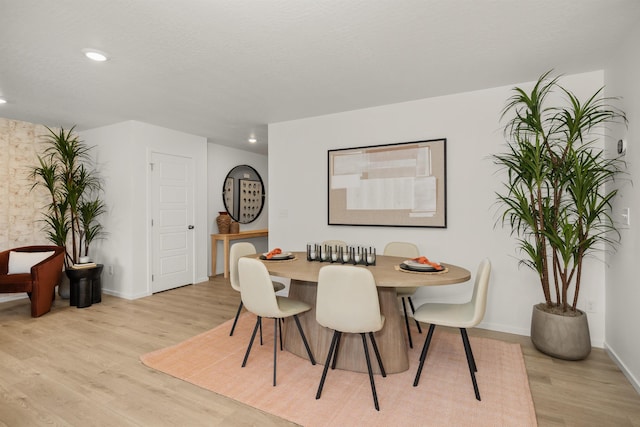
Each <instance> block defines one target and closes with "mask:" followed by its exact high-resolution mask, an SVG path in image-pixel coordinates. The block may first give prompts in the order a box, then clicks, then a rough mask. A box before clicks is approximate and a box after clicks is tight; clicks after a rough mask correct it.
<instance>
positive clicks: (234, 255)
mask: <svg viewBox="0 0 640 427" xmlns="http://www.w3.org/2000/svg"><path fill="white" fill-rule="evenodd" d="M255 253H256V247H255V246H253V244H251V243H248V242H240V243H235V244H233V245H232V246H231V249H230V251H229V281H230V282H231V287H232V288H233V289H234V290H236V291H238V292H240V278H239V277H238V260H239V259H240V258H241V257H243V256H245V255H251V254H255ZM272 284H273V290H274V291H276V292H278V291H281V290H282V289H284V288H285V286H284V284H283V283H280V282H276V281H272ZM241 311H242V299H240V305H239V306H238V311H237V312H236V317H235V318H234V319H233V326H231V332H230V333H229V336H233V331H234V330H235V329H236V323H238V317H240V312H241ZM260 343H262V331H261V333H260Z"/></svg>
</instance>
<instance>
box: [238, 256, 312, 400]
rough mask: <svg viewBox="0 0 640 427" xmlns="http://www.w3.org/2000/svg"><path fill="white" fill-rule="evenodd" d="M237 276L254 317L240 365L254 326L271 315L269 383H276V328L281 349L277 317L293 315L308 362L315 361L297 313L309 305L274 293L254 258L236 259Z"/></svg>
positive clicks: (304, 310) (279, 327) (262, 268)
mask: <svg viewBox="0 0 640 427" xmlns="http://www.w3.org/2000/svg"><path fill="white" fill-rule="evenodd" d="M238 278H239V279H240V297H241V298H242V303H243V304H244V306H245V307H246V308H247V310H249V311H250V312H252V313H254V314H255V315H256V316H257V317H258V318H257V320H256V325H255V327H254V328H253V334H252V335H251V340H250V341H249V346H248V347H247V352H246V353H245V355H244V360H243V361H242V367H244V366H245V365H246V364H247V360H248V358H249V353H250V352H251V347H252V345H253V340H254V339H255V336H256V332H257V330H258V327H261V326H262V318H263V317H266V318H273V319H274V324H273V385H274V387H275V385H276V365H277V354H278V351H277V342H278V331H280V349H281V350H282V328H281V323H280V319H284V318H286V317H293V318H294V320H295V322H296V326H297V327H298V331H299V332H300V335H301V337H302V342H303V343H304V346H305V348H306V350H307V354H308V355H309V360H310V361H311V364H313V365H315V364H316V361H315V359H314V357H313V354H312V353H311V349H310V347H309V343H308V341H307V338H306V337H305V335H304V331H303V330H302V326H301V325H300V320H299V319H298V314H301V313H304V312H306V311H309V310H311V306H310V305H309V304H307V303H305V302H302V301H297V300H293V299H290V298H287V297H281V296H276V294H275V292H274V290H273V283H272V282H271V278H270V276H269V272H268V271H267V267H265V265H264V264H263V263H262V262H261V261H259V260H257V259H255V258H240V259H239V260H238Z"/></svg>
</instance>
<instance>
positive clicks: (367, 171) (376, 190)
mask: <svg viewBox="0 0 640 427" xmlns="http://www.w3.org/2000/svg"><path fill="white" fill-rule="evenodd" d="M446 148H447V140H446V138H439V139H429V140H423V141H412V142H400V143H391V144H384V145H370V146H364V147H354V148H340V149H334V150H328V152H327V155H328V158H327V162H328V164H327V176H328V187H327V197H328V215H327V216H328V224H329V225H359V226H392V227H435V228H446V227H447V181H446V179H447V150H446Z"/></svg>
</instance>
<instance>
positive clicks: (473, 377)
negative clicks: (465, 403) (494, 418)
mask: <svg viewBox="0 0 640 427" xmlns="http://www.w3.org/2000/svg"><path fill="white" fill-rule="evenodd" d="M460 334H461V335H462V343H463V344H464V352H465V354H466V355H467V364H468V365H469V373H470V374H471V382H473V391H474V392H475V394H476V399H478V400H481V399H480V391H479V390H478V383H477V381H476V373H475V372H476V371H477V369H476V363H475V360H474V359H473V352H472V351H471V344H470V343H469V336H468V335H467V330H466V329H465V328H460Z"/></svg>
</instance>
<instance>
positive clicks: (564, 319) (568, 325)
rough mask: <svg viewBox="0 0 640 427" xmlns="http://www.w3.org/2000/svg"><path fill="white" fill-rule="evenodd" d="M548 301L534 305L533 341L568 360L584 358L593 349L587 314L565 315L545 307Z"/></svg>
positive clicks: (540, 347)
mask: <svg viewBox="0 0 640 427" xmlns="http://www.w3.org/2000/svg"><path fill="white" fill-rule="evenodd" d="M544 306H545V304H536V305H534V306H533V312H532V315H531V342H533V345H534V346H535V347H536V348H537V349H538V350H540V351H541V352H543V353H545V354H548V355H549V356H553V357H557V358H559V359H565V360H581V359H584V358H585V357H587V356H588V355H589V353H590V352H591V337H590V335H589V323H588V321H587V314H586V313H585V312H583V311H580V310H578V311H579V312H580V315H578V316H562V315H559V314H552V313H548V312H546V311H544V310H543V309H542V308H544Z"/></svg>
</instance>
